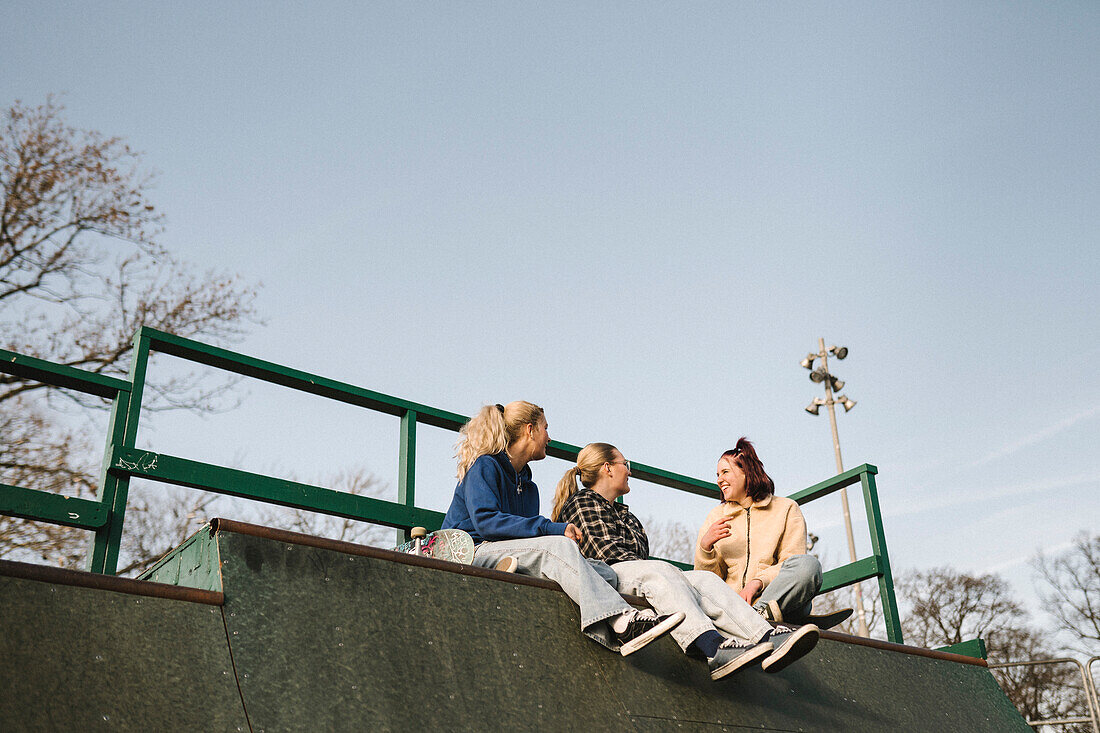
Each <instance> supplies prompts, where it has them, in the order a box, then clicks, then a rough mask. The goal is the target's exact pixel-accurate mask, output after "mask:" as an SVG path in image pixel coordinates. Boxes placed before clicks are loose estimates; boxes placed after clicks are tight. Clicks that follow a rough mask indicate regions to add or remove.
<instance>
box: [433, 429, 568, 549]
mask: <svg viewBox="0 0 1100 733" xmlns="http://www.w3.org/2000/svg"><path fill="white" fill-rule="evenodd" d="M443 528H444V529H451V528H455V529H461V530H465V531H466V532H469V533H470V536H471V537H473V538H474V542H485V541H492V540H516V539H523V538H525V537H540V536H542V535H551V534H560V535H563V534H565V522H551V521H550V520H549V519H547V518H546V517H542V516H539V489H538V487H537V486H535V482H534V481H532V480H531V467H530V466H524V467H523V470H522V471H520V472H519V473H518V474H517V473H516V469H515V467H513V466H512V462H511V461H509V460H508V454H507V453H505V452H504V451H501V452H500V453H497V454H495V455H483V456H478V458H477V460H476V461H474V465H472V466H470V470H468V471H467V472H466V475H465V476H464V477H463V479H462V480H461V481H459V482H458V486H456V487H455V496H454V499H452V500H451V507H450V508H449V509H448V510H447V516H446V517H444V518H443Z"/></svg>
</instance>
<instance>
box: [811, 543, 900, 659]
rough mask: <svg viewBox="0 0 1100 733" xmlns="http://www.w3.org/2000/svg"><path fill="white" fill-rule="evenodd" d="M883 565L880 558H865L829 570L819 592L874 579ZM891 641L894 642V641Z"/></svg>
mask: <svg viewBox="0 0 1100 733" xmlns="http://www.w3.org/2000/svg"><path fill="white" fill-rule="evenodd" d="M881 565H882V563H881V561H880V559H879V558H877V557H865V558H863V559H862V560H856V561H855V562H853V563H848V564H847V565H842V566H840V567H839V568H835V569H833V570H829V571H827V572H826V573H825V574H824V575H823V576H822V579H821V590H820V591H818V592H819V593H828V592H829V591H832V590H836V589H837V588H843V587H845V586H847V585H852V584H853V583H858V582H860V581H861V580H869V579H871V578H874V577H876V576H877V575H878V574H879V569H880V568H881ZM890 641H893V639H891V640H890ZM899 643H900V642H899Z"/></svg>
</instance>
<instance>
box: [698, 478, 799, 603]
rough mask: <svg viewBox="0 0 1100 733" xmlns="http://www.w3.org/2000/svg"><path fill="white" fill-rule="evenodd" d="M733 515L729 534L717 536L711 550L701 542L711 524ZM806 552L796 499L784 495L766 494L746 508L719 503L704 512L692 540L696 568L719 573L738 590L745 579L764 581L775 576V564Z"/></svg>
mask: <svg viewBox="0 0 1100 733" xmlns="http://www.w3.org/2000/svg"><path fill="white" fill-rule="evenodd" d="M722 517H732V521H730V523H729V527H730V536H729V537H725V538H723V539H720V540H718V541H717V542H715V543H714V547H712V548H711V550H710V552H705V551H704V550H703V548H702V546H701V545H700V541H701V540H702V539H703V534H704V533H705V532H706V531H707V528H708V527H710V525H712V524H714V523H715V522H717V521H718V520H719V519H720V518H722ZM805 554H806V520H805V519H803V518H802V510H800V509H799V508H798V504H796V503H795V502H794V501H792V500H790V499H788V498H786V497H783V496H774V495H773V496H769V497H766V498H765V499H762V500H761V501H758V502H755V503H753V504H752V506H750V507H749V508H748V509H746V508H744V507H743V506H741V505H740V504H738V503H736V502H722V503H721V504H719V505H718V506H716V507H714V509H712V510H711V511H710V514H708V515H707V519H706V521H705V522H703V526H702V528H700V530H699V536H698V538H697V539H696V540H695V569H696V570H709V571H711V572H712V573H717V574H718V575H719V576H721V578H722V579H723V580H725V581H726V583H728V584H729V586H730V587H731V588H733V589H734V590H735V591H737V592H739V593H740V592H741V590H742V589H743V588H744V587H745V585H746V584H747V583H748V581H750V580H753V579H756V580H759V581H760V582H761V583H763V584H764V587H765V588H767V587H768V584H769V583H771V582H772V581H773V580H775V576H776V575H778V574H779V566H780V565H781V564H782V563H783V561H784V560H786V559H787V558H788V557H791V556H792V555H805Z"/></svg>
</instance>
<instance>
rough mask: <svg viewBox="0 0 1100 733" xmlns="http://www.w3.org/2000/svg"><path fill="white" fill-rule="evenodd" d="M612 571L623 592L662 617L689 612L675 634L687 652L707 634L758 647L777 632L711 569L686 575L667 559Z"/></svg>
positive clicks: (621, 564) (639, 562)
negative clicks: (643, 601) (720, 634)
mask: <svg viewBox="0 0 1100 733" xmlns="http://www.w3.org/2000/svg"><path fill="white" fill-rule="evenodd" d="M613 569H614V570H615V574H616V575H618V576H619V590H620V591H621V592H623V593H634V594H635V595H639V596H643V597H644V598H645V599H646V600H647V601H649V603H650V605H651V606H653V608H654V610H655V611H657V613H659V614H662V615H663V614H670V613H676V612H677V611H683V612H684V616H685V617H684V620H683V621H682V622H680V625H679V626H677V627H676V628H675V629H673V630H672V631H671V632H670V633H671V635H672V638H673V639H675V640H676V643H677V644H679V645H680V648H681V649H683V650H684V651H687V648H688V647H689V646H690V645H691V642H693V641H695V639H697V638H698V637H699V636H700V635H701V634H703V633H704V632H707V631H715V630H718V631H721V632H723V633H724V634H725V635H726V636H732V637H734V638H735V639H738V640H740V641H747V642H752V643H756V642H758V641H760V640H761V639H762V638H764V635H765V634H767V633H768V632H769V631H771V629H772V627H771V625H770V624H768V622H767V621H765V620H764V617H763V616H761V615H760V614H759V613H757V612H756V611H754V610H753V609H752V607H750V606H749V604H747V603H745V601H744V599H742V598H741V596H739V595H738V594H737V591H735V590H734V589H733V588H730V587H729V586H728V585H726V581H724V580H722V579H721V578H719V577H718V576H717V575H715V574H714V573H712V572H710V571H709V570H686V571H682V570H680V569H679V568H677V567H675V566H673V565H669V564H668V563H667V562H664V561H662V560H628V561H626V562H617V563H615V565H614V566H613Z"/></svg>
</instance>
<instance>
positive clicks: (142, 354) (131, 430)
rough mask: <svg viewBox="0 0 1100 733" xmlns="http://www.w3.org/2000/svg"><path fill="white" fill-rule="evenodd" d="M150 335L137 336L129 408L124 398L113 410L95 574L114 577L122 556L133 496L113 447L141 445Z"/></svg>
mask: <svg viewBox="0 0 1100 733" xmlns="http://www.w3.org/2000/svg"><path fill="white" fill-rule="evenodd" d="M149 342H150V338H149V334H148V333H147V332H146V329H145V328H140V329H138V332H137V333H136V334H134V353H133V357H132V361H131V362H130V393H129V394H128V395H127V396H126V400H125V406H124V405H123V400H122V395H121V394H120V395H119V397H118V398H116V399H115V404H114V407H113V408H112V410H111V430H110V433H109V435H108V437H107V443H108V445H107V450H106V452H105V453H104V457H103V467H102V469H101V481H100V488H99V496H98V497H97V498H98V499H99V500H100V502H102V503H103V504H104V505H105V506H106V508H107V510H108V512H109V514H108V519H107V524H106V525H105V526H104V527H103V528H101V529H100V530H98V531H97V532H96V533H95V535H94V536H93V538H92V547H91V553H90V554H91V557H90V558H89V561H88V569H89V570H90V571H92V572H95V573H105V574H107V575H114V574H115V570H116V569H117V568H118V553H119V548H120V547H121V545H122V525H123V521H124V520H125V518H126V500H127V498H128V496H129V493H130V477H129V475H127V474H111V473H110V468H111V466H110V461H111V456H112V453H113V451H112V446H122V447H125V448H133V447H134V444H135V443H136V442H137V431H138V420H139V418H140V416H141V399H142V395H143V394H144V392H145V372H146V370H147V369H148V366H149V346H150V343H149Z"/></svg>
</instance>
